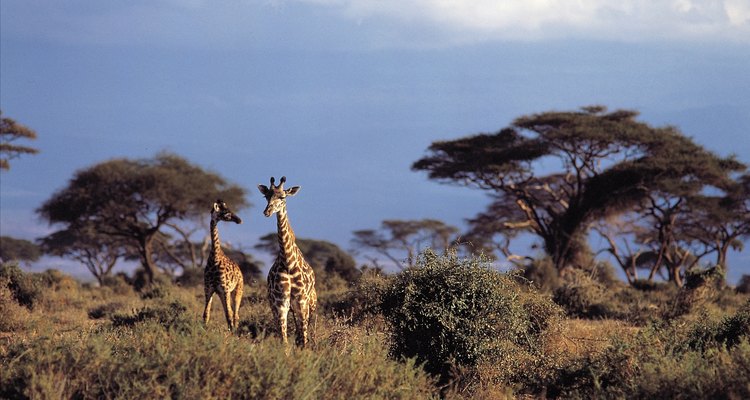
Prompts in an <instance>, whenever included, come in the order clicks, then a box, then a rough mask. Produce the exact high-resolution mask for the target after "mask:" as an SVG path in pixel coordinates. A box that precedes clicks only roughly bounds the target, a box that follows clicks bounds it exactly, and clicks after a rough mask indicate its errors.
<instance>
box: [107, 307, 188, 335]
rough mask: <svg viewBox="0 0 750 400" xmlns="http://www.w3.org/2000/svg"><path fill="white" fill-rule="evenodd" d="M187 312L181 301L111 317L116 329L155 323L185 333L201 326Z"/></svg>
mask: <svg viewBox="0 0 750 400" xmlns="http://www.w3.org/2000/svg"><path fill="white" fill-rule="evenodd" d="M187 311H188V310H187V307H185V305H183V304H182V303H180V302H179V301H172V302H171V303H169V304H167V305H161V306H157V307H144V308H142V309H140V310H138V311H137V312H136V313H135V314H130V315H129V314H115V315H113V316H112V317H111V320H112V325H113V326H115V327H120V326H130V327H132V326H134V325H136V324H138V323H142V322H154V323H156V324H158V325H160V326H162V327H163V328H165V329H168V330H174V331H178V332H181V333H184V332H189V331H191V330H192V329H193V328H196V327H198V326H200V324H198V322H197V320H196V319H195V318H194V317H193V316H192V315H191V314H190V313H188V312H187Z"/></svg>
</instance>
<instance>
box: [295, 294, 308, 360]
mask: <svg viewBox="0 0 750 400" xmlns="http://www.w3.org/2000/svg"><path fill="white" fill-rule="evenodd" d="M299 308H300V312H299V315H300V323H299V325H300V327H301V329H300V333H299V335H300V336H301V337H302V340H301V341H299V340H298V343H301V344H302V348H303V349H304V348H305V347H307V339H308V338H309V336H310V334H309V331H308V328H309V324H310V305H309V304H308V303H307V301H300V302H299Z"/></svg>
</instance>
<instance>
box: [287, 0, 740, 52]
mask: <svg viewBox="0 0 750 400" xmlns="http://www.w3.org/2000/svg"><path fill="white" fill-rule="evenodd" d="M297 1H300V2H305V3H310V4H316V5H320V6H326V7H329V8H332V9H336V10H339V11H340V12H341V13H342V14H343V15H345V16H347V17H349V18H355V19H357V20H359V21H363V20H366V19H368V18H383V17H385V18H393V19H397V20H400V21H403V22H405V23H418V24H424V25H426V26H431V27H433V28H438V29H443V30H446V31H449V32H450V33H452V34H453V35H455V36H454V38H455V39H457V40H469V41H471V40H540V39H560V38H571V37H573V38H588V39H609V40H625V41H651V40H654V39H657V40H659V39H661V40H663V39H666V40H691V41H692V40H702V41H725V40H726V41H734V42H744V43H747V42H750V0H297Z"/></svg>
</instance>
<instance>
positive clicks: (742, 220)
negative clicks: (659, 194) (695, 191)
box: [679, 175, 750, 273]
mask: <svg viewBox="0 0 750 400" xmlns="http://www.w3.org/2000/svg"><path fill="white" fill-rule="evenodd" d="M679 222H680V228H681V229H680V234H681V237H682V238H684V241H685V242H687V243H689V244H692V245H693V247H694V248H696V247H697V248H698V249H697V250H694V252H695V253H697V254H715V256H716V259H715V265H717V266H719V268H721V269H722V270H723V271H724V272H725V273H726V270H727V253H728V252H729V249H730V248H731V249H734V250H742V249H743V242H742V239H743V238H745V237H748V236H750V175H745V176H743V177H741V178H740V179H738V185H737V186H736V187H735V188H734V190H732V191H730V192H729V193H728V194H727V195H725V196H705V195H702V196H696V197H695V198H693V199H691V201H690V202H689V205H688V207H686V210H685V212H684V213H683V214H682V215H681V216H680V220H679Z"/></svg>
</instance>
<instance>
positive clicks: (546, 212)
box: [412, 106, 744, 270]
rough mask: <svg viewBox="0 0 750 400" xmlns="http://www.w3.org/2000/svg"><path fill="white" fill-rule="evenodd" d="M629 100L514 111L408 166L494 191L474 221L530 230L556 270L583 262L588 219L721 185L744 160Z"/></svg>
mask: <svg viewBox="0 0 750 400" xmlns="http://www.w3.org/2000/svg"><path fill="white" fill-rule="evenodd" d="M637 116H638V113H637V112H635V111H632V110H616V111H612V112H608V111H607V109H606V108H605V107H602V106H592V107H586V108H583V109H581V110H577V111H566V112H558V111H551V112H545V113H541V114H533V115H528V116H522V117H519V118H517V119H516V120H515V121H513V123H512V124H511V125H510V126H509V127H507V128H504V129H502V130H500V131H499V132H497V133H494V134H487V133H484V134H478V135H473V136H468V137H464V138H460V139H456V140H451V141H439V142H434V143H433V144H432V145H431V146H430V147H429V154H428V155H427V156H425V157H423V158H422V159H420V160H418V161H416V162H415V163H414V164H413V166H412V168H413V169H414V170H417V171H426V172H427V173H428V176H429V178H430V179H435V180H438V181H440V182H449V183H455V184H460V185H466V186H473V187H478V188H480V189H484V190H487V191H488V192H490V193H491V194H492V203H491V204H490V206H489V207H488V209H487V211H485V212H484V213H482V214H480V215H479V216H478V217H477V218H475V219H474V220H473V221H472V223H473V228H474V229H475V230H479V231H482V234H484V235H487V234H489V233H491V232H487V229H488V222H491V224H490V225H489V226H491V230H492V232H494V233H500V234H502V235H505V236H506V237H512V236H513V235H514V234H516V233H517V232H519V231H526V232H531V233H532V234H534V235H536V236H537V237H539V238H540V239H541V240H542V243H543V248H544V250H545V251H546V253H547V254H549V255H550V256H551V257H552V259H553V261H554V264H555V267H556V268H557V269H558V270H563V269H565V268H566V267H571V266H581V263H583V262H584V261H583V259H584V258H585V257H583V255H584V253H586V251H587V250H586V249H587V246H586V235H587V233H588V231H589V228H590V227H591V224H592V223H593V222H595V221H597V220H600V219H602V218H605V217H608V216H613V215H617V214H620V213H623V212H625V211H629V210H632V209H634V208H635V207H637V206H639V205H642V204H644V202H645V201H646V200H647V199H648V198H649V196H655V195H656V196H658V195H659V194H660V193H661V194H668V195H669V196H672V197H685V196H688V195H691V194H698V193H701V192H702V191H703V190H706V189H707V188H715V189H719V190H726V189H728V188H729V187H730V186H731V185H732V179H731V174H732V173H734V172H737V171H741V170H743V169H744V165H743V164H742V163H740V162H738V161H737V160H735V159H734V158H732V157H727V158H723V157H719V156H717V155H715V154H713V153H711V152H710V151H708V150H706V149H704V148H703V147H702V146H700V145H698V144H696V143H694V142H693V141H692V140H691V139H690V138H688V137H686V136H684V135H683V134H681V133H680V132H679V130H677V129H676V128H674V127H669V126H668V127H658V128H656V127H652V126H650V125H648V124H646V123H643V122H639V121H637V120H636V117H637Z"/></svg>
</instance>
